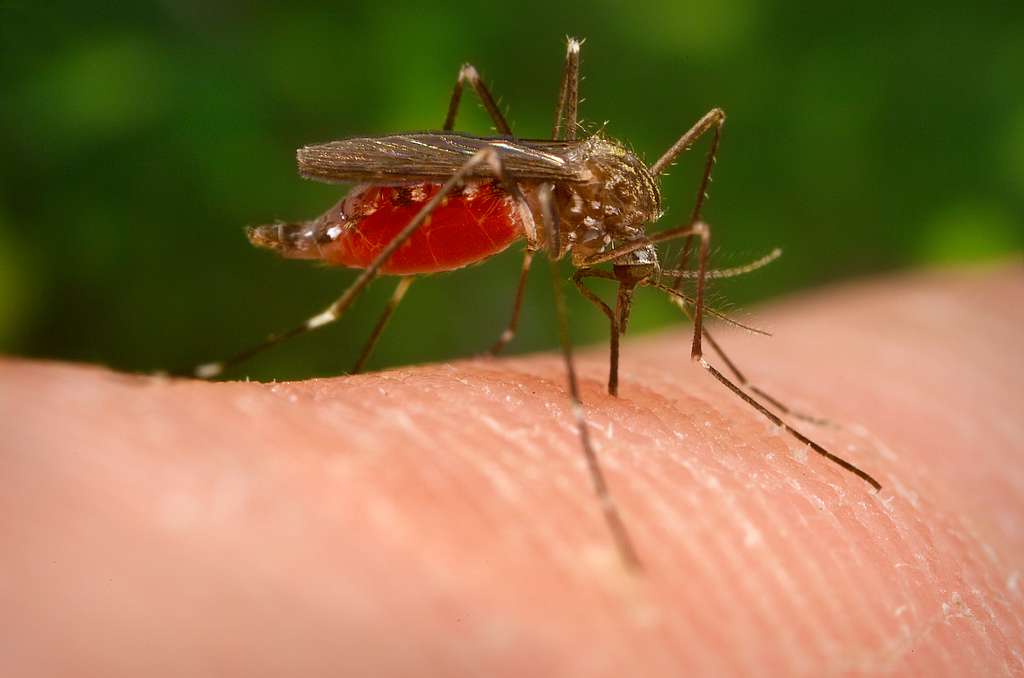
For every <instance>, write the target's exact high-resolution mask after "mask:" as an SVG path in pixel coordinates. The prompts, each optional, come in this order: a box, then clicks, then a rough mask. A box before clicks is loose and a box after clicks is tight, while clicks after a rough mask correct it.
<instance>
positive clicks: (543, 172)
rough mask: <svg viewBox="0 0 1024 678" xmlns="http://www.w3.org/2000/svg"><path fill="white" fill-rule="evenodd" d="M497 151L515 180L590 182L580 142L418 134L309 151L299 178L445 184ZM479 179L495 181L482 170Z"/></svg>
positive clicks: (303, 153)
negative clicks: (483, 152)
mask: <svg viewBox="0 0 1024 678" xmlns="http://www.w3.org/2000/svg"><path fill="white" fill-rule="evenodd" d="M486 146H493V147H495V148H497V149H498V151H499V152H500V153H501V158H502V161H503V162H504V164H505V168H506V170H507V171H508V172H509V174H510V175H511V176H512V177H514V178H515V179H520V180H522V179H526V180H538V181H569V182H580V181H585V180H586V176H587V172H586V170H585V168H584V165H583V161H582V159H581V157H580V156H581V154H580V152H579V149H580V142H575V141H532V140H518V139H516V140H512V139H504V138H501V137H491V138H487V137H474V136H469V135H466V134H449V133H443V134H442V133H428V132H425V133H417V134H395V135H390V136H381V137H354V138H351V139H342V140H340V141H331V142H329V143H326V144H317V145H314V146H305V147H303V148H300V149H299V150H298V152H297V153H296V156H297V159H298V164H299V173H300V174H301V175H302V176H304V177H306V178H307V179H315V180H317V181H325V182H328V183H332V182H360V183H394V182H403V181H423V180H426V181H444V180H446V179H448V178H449V177H450V176H451V175H452V174H454V173H455V172H456V171H457V170H458V169H459V168H460V167H461V166H462V165H463V163H465V162H466V161H467V160H468V159H469V158H470V157H472V156H473V154H474V153H476V152H477V151H479V150H480V149H482V148H484V147H486ZM476 176H491V174H490V170H489V168H487V167H480V168H479V170H478V172H477V173H476Z"/></svg>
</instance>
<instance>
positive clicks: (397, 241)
mask: <svg viewBox="0 0 1024 678" xmlns="http://www.w3.org/2000/svg"><path fill="white" fill-rule="evenodd" d="M481 165H488V166H489V167H490V169H491V172H492V173H493V174H494V176H496V177H497V178H499V179H500V180H501V182H502V183H503V184H505V188H506V190H508V191H509V192H510V193H511V194H513V195H515V196H519V195H520V193H519V189H518V188H517V187H516V185H515V184H514V183H512V182H511V181H509V179H508V176H507V175H506V174H505V169H504V165H503V164H502V162H501V155H500V153H499V152H498V150H497V149H495V148H493V147H490V146H488V147H485V148H482V149H480V150H479V151H477V152H476V153H475V154H474V155H473V156H472V157H471V158H470V159H469V160H467V161H466V162H465V163H463V165H462V167H460V168H459V169H458V171H456V172H455V174H453V175H452V176H451V177H450V178H449V179H448V181H446V182H445V183H444V185H442V186H441V189H440V190H439V191H438V192H437V193H435V194H434V197H432V198H431V199H430V200H429V201H428V202H427V204H426V205H424V206H423V208H422V209H420V211H419V212H417V213H416V216H415V217H413V218H412V220H411V221H410V222H409V223H408V224H406V225H405V227H404V228H403V229H402V230H401V231H399V232H398V235H396V236H395V237H394V238H393V239H392V240H391V242H389V243H388V244H387V246H386V247H385V248H384V249H383V250H381V252H380V254H378V255H377V258H376V259H374V260H373V261H372V262H370V264H369V265H368V266H367V267H366V268H365V269H363V270H362V272H360V274H359V276H358V277H357V278H356V279H355V281H353V282H352V284H351V285H349V287H348V289H346V290H345V292H344V293H343V294H342V295H341V296H340V297H339V298H338V299H337V301H335V302H334V303H333V304H331V305H330V306H328V307H327V308H326V309H325V310H324V311H322V312H321V313H318V314H317V315H315V316H313V317H312V318H310V319H309V320H307V321H306V322H304V323H303V324H301V325H299V326H298V327H293V328H292V329H290V330H287V331H285V332H281V333H280V334H275V335H271V336H270V337H268V338H267V339H266V340H264V341H263V342H261V343H259V344H257V345H255V346H253V347H252V348H249V349H247V350H245V351H242V352H240V353H237V354H235V355H233V356H231V357H230V358H228V359H227V360H224V361H221V362H215V363H206V364H204V365H200V366H198V367H196V368H195V370H194V371H193V374H194V375H195V376H197V377H200V378H203V379H209V378H211V377H216V376H217V375H219V374H221V373H222V372H223V371H224V370H225V369H226V368H228V367H230V366H232V365H237V364H238V363H241V362H243V361H245V360H247V359H248V358H250V357H252V356H254V355H256V354H257V353H260V352H261V351H264V350H266V349H268V348H270V347H272V346H276V345H277V344H279V343H281V342H282V341H284V340H286V339H290V338H291V337H295V336H298V335H300V334H305V333H306V332H309V331H311V330H315V329H318V328H320V327H323V326H324V325H328V324H330V323H332V322H334V321H335V320H337V319H338V318H340V317H341V316H342V314H343V313H344V312H345V311H346V310H348V307H349V306H351V305H352V303H353V302H354V301H355V300H356V298H357V297H358V296H359V295H360V294H361V293H362V291H363V290H364V289H366V286H367V285H369V284H370V282H371V281H372V280H373V279H374V278H376V277H377V274H378V273H379V272H380V269H381V267H382V266H383V265H384V264H385V263H386V262H387V260H388V259H390V258H391V255H392V254H394V253H395V251H396V250H397V249H398V248H399V247H401V246H402V245H403V244H404V243H405V242H406V241H407V240H408V239H409V238H411V237H412V235H413V233H415V232H416V229H418V228H419V227H420V226H422V225H423V223H424V222H425V221H426V220H427V217H429V216H430V214H431V213H432V212H433V211H434V210H435V209H436V208H437V206H438V205H440V204H441V201H442V200H444V199H445V197H447V195H448V194H449V193H451V191H452V189H454V188H455V187H456V186H457V185H459V184H461V183H462V182H463V181H464V180H465V178H466V177H467V176H468V175H470V174H472V173H473V172H474V171H475V170H476V169H477V168H478V167H480V166H481Z"/></svg>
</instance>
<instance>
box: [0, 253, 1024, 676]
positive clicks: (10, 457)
mask: <svg viewBox="0 0 1024 678" xmlns="http://www.w3.org/2000/svg"><path fill="white" fill-rule="evenodd" d="M1022 301H1024V266H1022V265H1020V264H1019V263H1013V264H1010V265H1002V266H997V267H988V268H984V269H974V270H966V271H963V270H962V271H935V272H927V273H918V274H913V275H904V276H900V277H894V278H888V279H884V280H880V281H874V282H869V283H861V284H857V285H848V286H843V287H839V288H834V289H831V290H827V291H824V292H818V293H815V294H812V295H806V296H803V297H799V298H794V299H790V300H788V301H785V302H783V303H781V304H777V305H775V306H772V307H766V308H761V309H757V310H756V311H755V312H754V313H753V315H752V318H753V319H754V320H755V321H756V322H757V323H758V324H759V325H767V326H768V327H769V328H770V329H771V330H773V332H774V334H775V336H774V338H771V339H765V338H763V337H756V336H750V335H746V334H742V333H739V332H737V331H733V330H729V329H727V328H722V329H721V331H719V332H718V333H719V334H720V335H721V336H720V337H719V339H720V340H721V342H722V343H723V345H724V346H725V347H726V348H727V350H728V351H729V352H730V355H731V356H732V357H733V358H734V359H735V360H736V361H737V362H738V363H739V364H740V366H741V367H743V368H745V371H746V372H747V373H748V377H750V378H751V380H752V381H754V382H755V383H757V384H758V385H759V386H761V387H762V388H764V389H765V390H767V391H769V392H771V393H773V395H775V396H776V397H778V398H779V399H781V400H784V401H785V402H787V403H788V404H789V405H790V406H793V407H799V408H800V409H803V410H806V411H810V412H812V413H814V414H816V415H825V416H828V417H829V418H830V419H831V420H832V421H834V422H836V424H837V425H838V426H837V427H817V426H813V425H809V424H800V423H799V422H797V427H798V428H800V429H801V430H803V431H804V432H806V433H808V434H809V435H810V436H811V437H812V438H814V439H815V440H817V441H818V442H820V443H822V444H823V445H825V446H826V447H828V448H829V449H831V450H833V451H835V452H836V453H838V454H840V455H842V456H843V457H845V458H847V459H849V460H850V461H851V462H853V463H856V464H857V465H859V466H860V467H861V468H863V469H865V470H867V471H868V472H870V473H871V474H873V475H874V476H875V477H876V478H877V479H878V480H879V481H880V482H881V483H882V485H883V489H882V491H881V492H879V493H875V492H874V491H872V489H871V488H870V487H869V486H868V485H867V484H866V483H864V482H863V481H862V480H860V479H858V478H856V477H855V476H853V475H851V474H850V473H847V472H845V471H843V470H842V469H840V468H838V467H837V466H835V465H833V464H831V463H829V462H827V461H826V460H824V459H823V458H821V457H819V456H817V455H816V454H814V453H813V452H811V451H810V450H808V449H807V448H805V447H803V446H802V445H800V444H799V443H797V442H796V441H795V440H794V439H792V438H791V437H789V436H787V435H786V434H785V433H783V432H781V431H780V430H778V429H777V428H776V427H774V426H773V425H771V424H770V423H768V422H767V421H766V420H765V419H764V418H762V417H761V416H760V415H759V414H757V413H756V412H754V411H753V410H752V409H750V408H749V407H748V406H747V405H745V404H744V403H743V402H741V401H740V400H739V399H737V398H736V397H735V396H734V395H732V394H730V393H729V392H727V391H726V390H725V389H724V388H723V387H722V386H721V385H719V384H718V383H717V382H715V381H714V380H713V379H712V378H711V377H710V376H709V375H708V374H706V373H705V372H704V371H703V370H702V369H701V368H700V367H699V366H697V365H695V364H693V363H691V362H690V361H689V357H688V350H687V349H688V345H689V337H688V335H686V334H685V332H671V333H668V334H663V335H658V336H654V337H651V338H643V339H640V340H632V341H627V342H626V343H625V344H624V353H623V365H622V384H621V391H620V394H621V395H620V397H619V398H612V397H610V396H608V395H607V394H606V393H605V392H604V390H603V389H604V384H603V381H604V378H605V376H606V370H607V357H606V355H605V352H604V350H601V349H593V350H588V351H583V352H581V355H580V361H579V362H580V372H581V377H582V383H583V397H584V400H585V403H586V408H585V411H586V417H587V421H588V423H589V425H590V427H591V431H592V434H593V438H594V441H595V447H596V449H597V453H598V455H599V457H600V459H601V462H602V464H603V465H604V468H605V470H606V472H607V476H608V480H609V483H610V486H611V491H612V493H613V495H614V497H615V500H616V501H617V503H618V505H619V507H620V509H621V511H622V514H623V518H624V520H625V522H626V525H627V527H628V528H629V530H630V532H631V534H632V536H633V538H634V539H635V541H636V546H637V550H638V552H639V554H640V557H641V559H642V561H643V566H644V567H643V570H642V571H641V572H640V573H630V572H628V571H627V570H626V569H625V568H623V566H622V564H621V562H620V561H619V560H618V558H617V556H616V552H615V550H614V547H613V543H612V541H611V540H610V538H609V534H608V532H607V529H606V527H605V524H604V523H603V522H602V518H601V514H600V510H599V506H598V504H597V502H596V500H595V498H594V495H593V492H592V489H591V485H590V481H589V479H588V476H587V475H586V470H585V466H584V463H583V458H582V455H581V453H580V449H579V443H578V439H577V436H576V431H575V427H574V419H573V417H572V411H571V408H570V406H569V402H568V400H567V396H566V385H565V376H564V371H563V368H562V365H561V362H560V360H559V358H558V357H557V356H555V355H539V356H527V357H517V358H511V359H502V360H484V359H478V360H470V361H465V362H459V363H455V364H442V365H427V366H420V367H410V368H403V369H398V370H390V371H387V372H382V373H379V374H367V375H362V376H356V377H339V378H332V379H318V380H310V381H305V382H299V383H278V384H259V383H245V382H231V383H204V382H198V381H192V380H170V379H160V378H153V377H141V376H130V375H124V374H117V373H113V372H110V371H108V370H105V369H101V368H97V367H86V366H79V365H67V364H58V363H40V362H28V361H20V360H14V359H10V360H6V361H4V362H0V412H3V422H4V423H3V429H4V430H3V436H2V440H0V451H2V455H0V478H2V481H3V485H2V489H0V554H2V555H0V674H2V675H5V676H6V675H10V676H15V675H17V676H34V675H46V676H61V675H74V676H93V675H95V676H142V675H145V676H160V675H169V676H181V675H189V676H195V675H245V676H263V675H267V676H270V675H299V676H311V675H332V676H342V675H344V676H393V675H430V676H449V675H486V676H591V675H594V676H626V675H635V676H678V675H734V674H737V673H742V674H758V675H814V676H820V675H845V674H874V673H892V674H897V675H929V676H942V675H949V676H953V675H956V676H963V675H1006V674H1009V675H1024V647H1022V645H1024V643H1022V640H1024V621H1022V616H1024V598H1022V592H1021V571H1022V570H1024V520H1022V518H1024V465H1022V464H1021V463H1020V457H1021V454H1022V452H1024V449H1022V443H1021V440H1024V417H1022V416H1021V414H1022V409H1024V408H1022V404H1024V397H1022V393H1024V386H1022V384H1024V360H1022V357H1021V348H1022V339H1024V329H1022V328H1024V303H1022ZM717 327H718V326H716V328H717ZM708 357H709V359H710V360H711V361H712V362H716V358H715V356H713V355H711V354H708ZM717 362H718V364H719V365H721V361H717Z"/></svg>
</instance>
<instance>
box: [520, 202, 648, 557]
mask: <svg viewBox="0 0 1024 678" xmlns="http://www.w3.org/2000/svg"><path fill="white" fill-rule="evenodd" d="M538 197H539V199H540V205H541V212H542V214H543V216H544V223H545V225H546V227H547V229H548V237H549V240H548V242H557V240H555V238H556V237H557V235H558V228H559V227H558V213H557V211H556V210H555V207H554V204H553V198H552V195H551V185H550V184H545V185H543V186H542V187H541V188H540V190H539V191H538ZM548 266H549V268H550V270H551V286H552V290H553V292H554V298H555V310H556V312H557V315H558V336H559V340H560V342H561V344H562V357H563V359H564V361H565V371H566V375H567V377H568V381H569V395H570V397H571V398H572V409H573V414H574V415H575V417H576V428H577V430H578V431H579V434H580V445H581V446H582V448H583V456H584V458H585V459H586V462H587V470H588V471H589V473H590V480H591V483H592V485H593V486H594V492H595V494H596V495H597V500H598V502H599V503H600V505H601V512H602V513H603V514H604V519H605V523H606V524H607V525H608V529H609V531H610V532H611V534H612V538H613V539H614V540H615V546H616V548H617V549H618V551H619V557H620V558H621V559H622V562H623V564H624V565H625V566H626V568H627V569H629V570H639V569H640V568H641V564H640V558H639V557H638V556H637V553H636V548H635V547H634V546H633V540H632V538H630V536H629V531H628V530H626V525H625V523H624V522H623V521H622V516H621V515H620V514H619V508H618V505H617V504H616V503H615V499H614V498H613V497H612V495H611V492H609V490H608V482H607V481H606V480H605V477H604V471H602V470H601V464H600V462H599V461H598V459H597V454H596V453H595V452H594V447H593V444H592V443H591V441H590V431H589V429H588V428H587V420H586V418H585V417H584V414H583V403H582V401H581V400H580V387H579V380H578V379H577V378H576V365H575V362H574V361H573V357H572V341H571V340H570V338H569V321H568V318H567V314H566V310H565V297H564V296H563V295H562V280H561V278H560V277H559V274H558V266H557V263H556V259H555V257H554V256H549V259H548Z"/></svg>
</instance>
